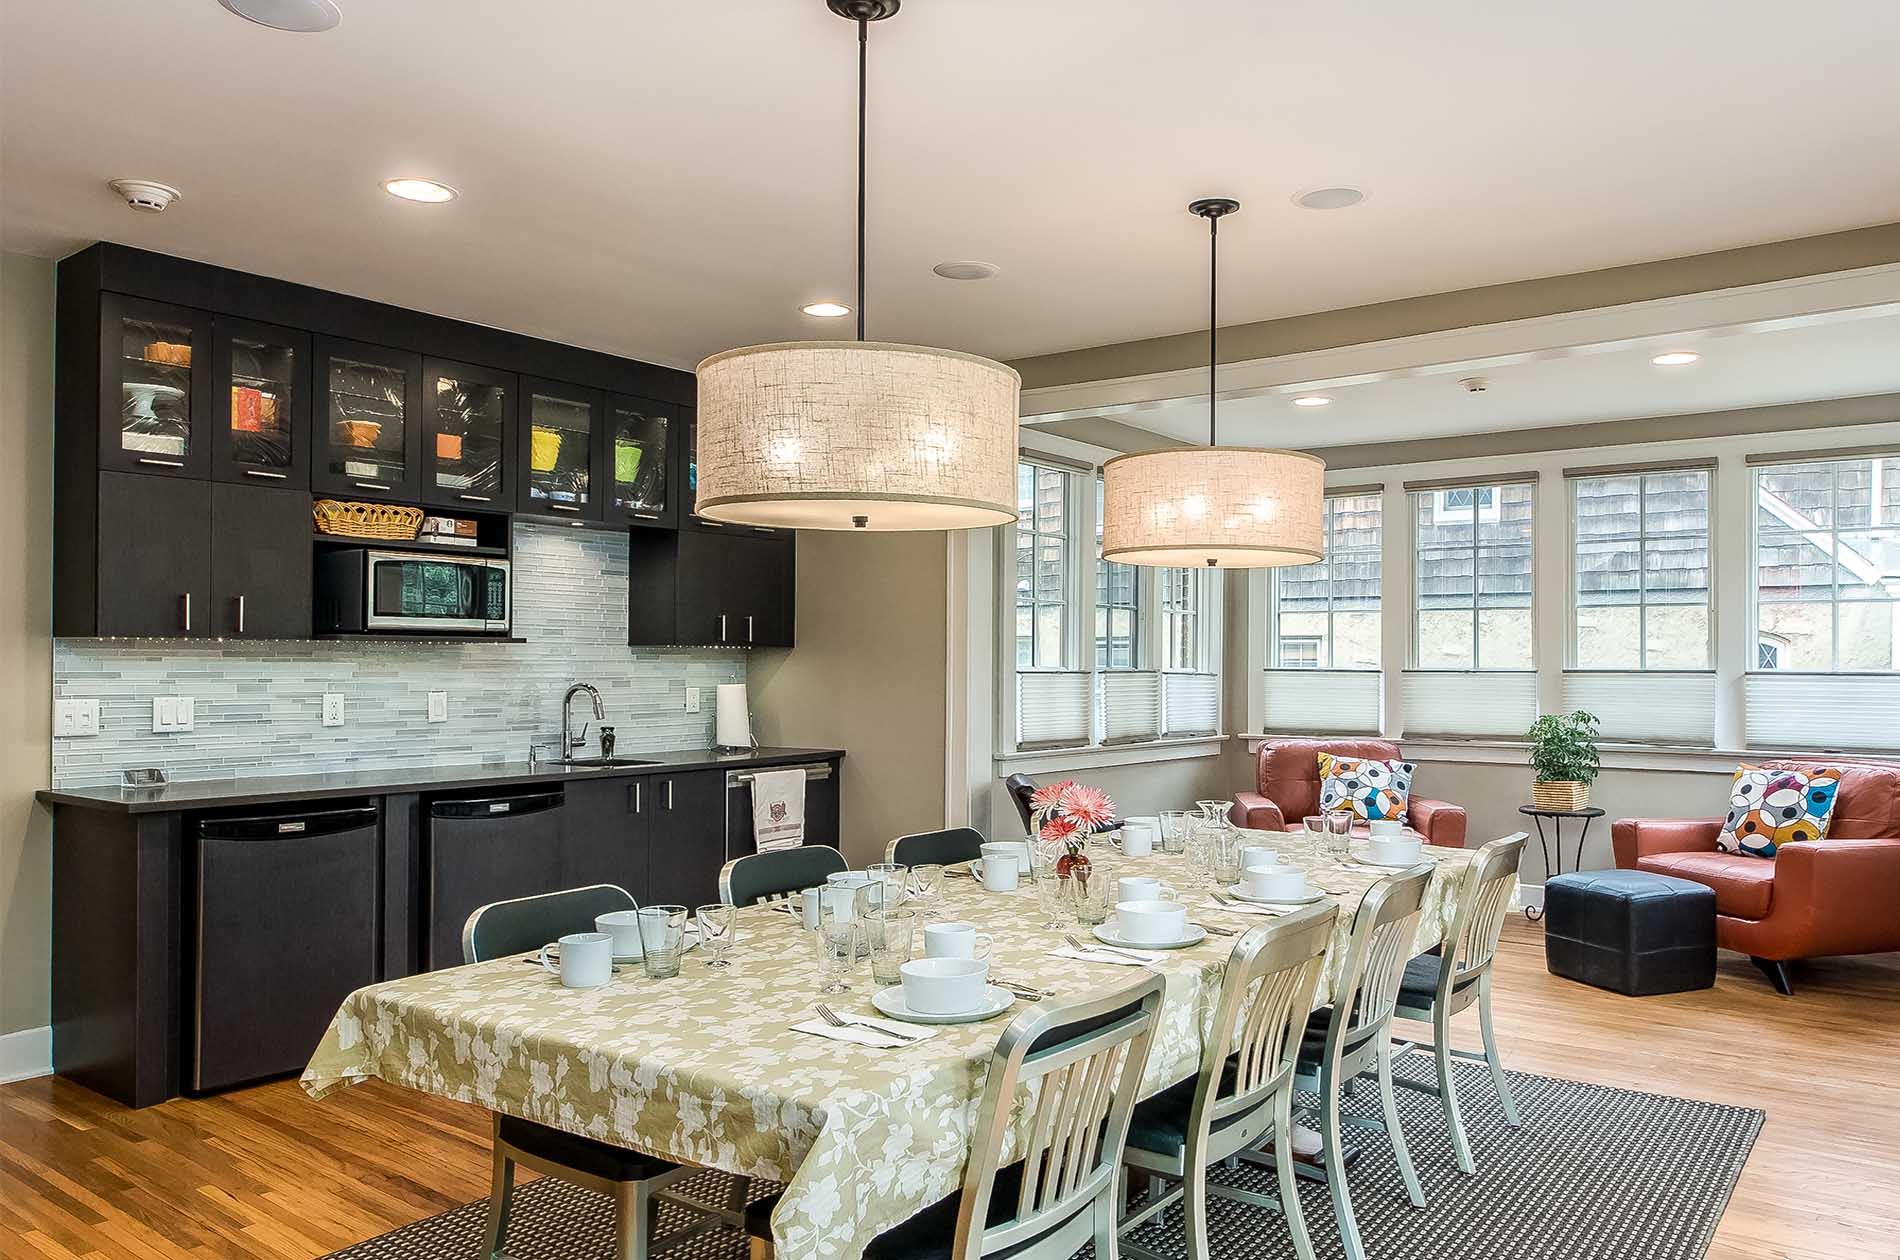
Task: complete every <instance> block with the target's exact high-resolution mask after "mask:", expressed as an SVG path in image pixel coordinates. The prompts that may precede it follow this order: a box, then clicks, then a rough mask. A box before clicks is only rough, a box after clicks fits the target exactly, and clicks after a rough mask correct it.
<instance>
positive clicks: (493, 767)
mask: <svg viewBox="0 0 1900 1260" xmlns="http://www.w3.org/2000/svg"><path fill="white" fill-rule="evenodd" d="M626 755H627V756H629V757H638V758H639V759H640V760H641V761H642V762H644V763H646V764H643V765H619V766H606V767H602V768H599V769H581V768H572V767H566V766H560V765H555V764H544V765H530V764H528V763H527V762H525V761H484V762H476V763H473V764H469V765H459V766H405V767H400V768H397V769H391V770H349V771H340V772H337V773H334V774H286V775H266V776H258V777H255V778H249V779H197V780H192V781H189V782H182V783H169V784H166V785H165V786H164V787H159V788H117V787H95V788H72V789H68V790H63V791H54V790H48V791H43V792H40V793H37V799H38V800H39V801H41V802H42V803H43V804H47V805H70V806H77V807H79V808H81V809H102V810H109V811H113V812H117V813H127V814H154V813H165V812H169V811H174V810H197V809H222V808H227V807H231V806H246V805H270V804H277V803H280V802H284V801H299V800H321V799H324V798H329V797H339V796H394V795H400V794H404V793H410V792H453V791H460V790H463V789H468V788H494V787H517V786H521V785H525V784H535V783H547V784H558V783H568V782H572V781H576V780H587V779H603V778H618V777H625V776H628V775H643V774H666V773H669V772H675V771H685V770H722V769H730V768H758V769H764V768H768V767H771V766H783V765H792V764H796V763H799V762H808V761H830V760H834V759H837V758H840V757H843V756H844V750H843V749H841V748H755V749H753V750H751V751H750V752H736V753H721V752H715V751H713V750H712V749H710V748H693V749H686V750H683V751H676V752H629V753H627V754H626Z"/></svg>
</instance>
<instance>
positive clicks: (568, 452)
mask: <svg viewBox="0 0 1900 1260" xmlns="http://www.w3.org/2000/svg"><path fill="white" fill-rule="evenodd" d="M521 409H522V416H521V431H522V438H521V445H520V451H519V454H518V455H517V457H516V459H515V468H516V469H517V472H516V479H517V480H518V481H519V483H520V485H519V487H518V488H517V491H516V495H515V500H516V502H515V509H516V510H517V511H520V512H531V513H534V514H535V515H537V516H557V517H566V518H570V519H574V520H589V521H597V520H600V519H601V505H602V501H603V500H602V489H603V485H602V481H601V478H600V476H599V470H600V469H601V468H602V467H603V466H604V463H603V460H602V457H601V453H600V448H601V441H600V439H601V431H602V429H603V428H604V427H605V423H606V397H605V396H604V395H603V394H602V393H601V392H600V391H599V390H594V389H584V388H582V387H581V386H579V385H564V384H562V383H560V382H558V381H544V380H537V379H534V378H532V377H525V376H524V377H523V378H521Z"/></svg>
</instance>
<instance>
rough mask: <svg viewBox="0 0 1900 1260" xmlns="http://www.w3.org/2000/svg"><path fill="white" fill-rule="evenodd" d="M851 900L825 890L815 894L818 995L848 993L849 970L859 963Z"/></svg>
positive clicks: (849, 989)
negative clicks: (816, 900)
mask: <svg viewBox="0 0 1900 1260" xmlns="http://www.w3.org/2000/svg"><path fill="white" fill-rule="evenodd" d="M853 901H854V898H851V897H843V896H838V895H836V894H834V893H833V892H832V891H831V890H829V889H826V890H824V891H821V892H820V893H819V895H818V928H817V930H816V931H814V932H813V933H812V936H813V938H814V939H816V941H817V942H818V974H819V976H820V978H821V979H823V981H824V983H823V984H822V985H820V986H819V988H818V991H819V992H820V993H849V992H850V991H851V979H850V977H851V968H852V967H853V966H854V965H855V964H856V963H857V961H858V936H859V931H858V919H857V914H856V907H855V906H854V905H853Z"/></svg>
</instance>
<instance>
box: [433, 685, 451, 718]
mask: <svg viewBox="0 0 1900 1260" xmlns="http://www.w3.org/2000/svg"><path fill="white" fill-rule="evenodd" d="M429 720H430V721H431V722H446V721H448V720H449V693H448V692H446V691H431V692H430V693H429Z"/></svg>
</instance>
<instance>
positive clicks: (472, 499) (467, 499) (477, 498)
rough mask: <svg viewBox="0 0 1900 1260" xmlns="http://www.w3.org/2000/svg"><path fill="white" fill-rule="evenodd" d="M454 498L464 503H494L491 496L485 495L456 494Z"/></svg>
mask: <svg viewBox="0 0 1900 1260" xmlns="http://www.w3.org/2000/svg"><path fill="white" fill-rule="evenodd" d="M455 497H456V498H458V499H460V500H462V501H463V502H464V503H493V502H494V501H495V500H494V498H493V497H492V496H490V495H486V494H458V495H456V496H455Z"/></svg>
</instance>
